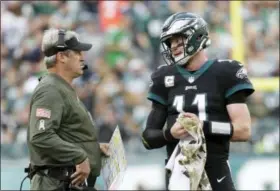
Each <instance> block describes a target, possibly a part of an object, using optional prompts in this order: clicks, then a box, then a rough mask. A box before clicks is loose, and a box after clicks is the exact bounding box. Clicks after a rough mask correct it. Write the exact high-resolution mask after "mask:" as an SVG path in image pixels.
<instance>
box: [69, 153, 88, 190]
mask: <svg viewBox="0 0 280 191" xmlns="http://www.w3.org/2000/svg"><path fill="white" fill-rule="evenodd" d="M89 173H90V165H89V161H88V158H86V160H84V161H83V162H82V163H80V164H78V165H76V172H75V173H74V174H72V175H71V179H72V182H71V184H72V185H74V186H80V185H82V184H83V183H84V182H85V180H86V179H87V178H88V175H89Z"/></svg>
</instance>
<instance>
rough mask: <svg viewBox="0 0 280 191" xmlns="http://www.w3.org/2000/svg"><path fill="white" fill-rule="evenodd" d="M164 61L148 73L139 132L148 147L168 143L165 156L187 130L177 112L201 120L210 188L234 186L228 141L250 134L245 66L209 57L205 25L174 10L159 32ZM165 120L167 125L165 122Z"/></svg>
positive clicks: (208, 39)
mask: <svg viewBox="0 0 280 191" xmlns="http://www.w3.org/2000/svg"><path fill="white" fill-rule="evenodd" d="M160 40H161V44H162V46H163V49H164V51H163V52H162V53H163V56H164V58H165V60H166V62H167V65H166V66H165V65H164V66H161V67H158V69H157V70H156V71H155V72H154V73H153V74H152V75H151V83H150V90H149V94H148V99H149V100H151V101H152V109H151V111H150V113H149V115H148V119H147V123H146V128H145V130H144V132H143V134H142V140H143V144H144V146H145V147H146V148H147V149H156V148H160V147H163V146H166V150H167V157H168V158H169V157H170V156H171V154H172V152H173V150H174V148H175V147H176V145H177V143H178V141H179V140H180V139H182V138H184V137H186V136H188V134H187V132H186V131H185V130H184V129H183V127H182V126H181V125H180V124H178V123H177V122H176V118H177V117H178V114H179V113H181V112H184V113H185V115H187V116H188V117H191V118H194V119H195V120H199V122H200V123H202V125H203V126H202V127H203V131H204V134H205V137H206V146H207V160H206V165H205V170H206V172H207V175H208V178H209V180H210V183H211V186H212V189H213V190H223V191H224V190H227V191H228V190H235V187H234V184H233V181H232V177H231V173H230V167H229V163H228V157H229V146H230V142H231V141H247V140H248V139H249V138H250V135H251V130H250V127H251V119H250V113H249V110H248V108H247V105H246V98H247V97H248V96H249V95H251V94H252V93H253V92H254V88H253V86H252V83H251V82H250V80H249V79H248V76H247V73H246V70H245V68H244V67H243V66H242V64H241V63H240V62H238V61H236V60H230V59H208V57H207V54H206V52H205V50H204V49H205V48H207V47H209V46H210V44H211V41H210V38H209V31H208V27H207V23H206V22H205V20H204V19H203V18H201V17H200V16H198V15H196V14H192V13H186V12H181V13H176V14H173V15H171V16H170V17H169V18H168V19H167V20H166V21H165V23H164V25H163V27H162V34H161V38H160ZM165 123H166V125H165Z"/></svg>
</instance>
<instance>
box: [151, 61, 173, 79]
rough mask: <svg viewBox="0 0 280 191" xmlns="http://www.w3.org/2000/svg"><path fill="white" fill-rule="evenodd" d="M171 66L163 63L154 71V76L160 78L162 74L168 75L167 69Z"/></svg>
mask: <svg viewBox="0 0 280 191" xmlns="http://www.w3.org/2000/svg"><path fill="white" fill-rule="evenodd" d="M169 68H170V66H168V65H165V64H162V65H160V66H158V67H157V69H156V70H155V71H154V72H153V73H152V76H151V77H152V78H158V77H160V76H164V75H166V73H167V71H168V70H169Z"/></svg>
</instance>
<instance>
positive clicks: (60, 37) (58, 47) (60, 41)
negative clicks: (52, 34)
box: [45, 29, 88, 70]
mask: <svg viewBox="0 0 280 191" xmlns="http://www.w3.org/2000/svg"><path fill="white" fill-rule="evenodd" d="M65 34H66V30H64V29H59V30H58V41H57V43H56V45H55V47H54V48H53V49H51V50H48V51H46V52H45V55H46V56H51V55H54V54H55V53H56V52H57V51H64V50H67V49H71V48H69V47H68V46H67V44H65V41H64V37H65ZM86 69H88V65H87V64H84V66H83V70H86Z"/></svg>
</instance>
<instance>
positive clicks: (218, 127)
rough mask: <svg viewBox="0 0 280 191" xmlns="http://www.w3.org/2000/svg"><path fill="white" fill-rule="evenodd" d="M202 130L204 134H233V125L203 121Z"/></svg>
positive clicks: (230, 135)
mask: <svg viewBox="0 0 280 191" xmlns="http://www.w3.org/2000/svg"><path fill="white" fill-rule="evenodd" d="M203 132H204V134H205V135H223V136H229V138H231V137H232V135H233V126H232V124H231V123H223V122H215V121H203Z"/></svg>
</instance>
